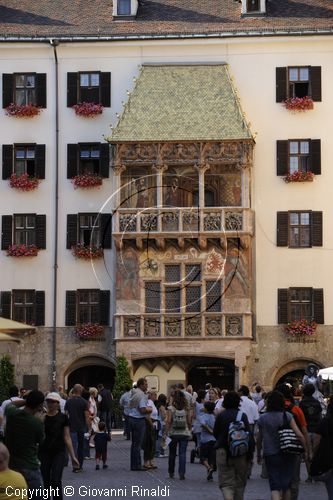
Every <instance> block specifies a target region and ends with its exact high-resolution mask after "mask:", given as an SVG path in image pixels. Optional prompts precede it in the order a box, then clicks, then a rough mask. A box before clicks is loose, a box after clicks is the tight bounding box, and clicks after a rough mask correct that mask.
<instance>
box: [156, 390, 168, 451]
mask: <svg viewBox="0 0 333 500" xmlns="http://www.w3.org/2000/svg"><path fill="white" fill-rule="evenodd" d="M155 406H156V408H157V411H158V436H157V443H156V453H155V456H156V457H165V456H166V455H165V448H166V444H165V440H163V434H164V429H165V419H166V412H167V409H166V408H167V397H166V395H165V394H159V396H158V398H157V401H156V403H155Z"/></svg>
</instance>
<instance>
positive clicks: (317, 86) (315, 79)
mask: <svg viewBox="0 0 333 500" xmlns="http://www.w3.org/2000/svg"><path fill="white" fill-rule="evenodd" d="M310 78H311V97H312V99H313V101H321V67H320V66H311V68H310Z"/></svg>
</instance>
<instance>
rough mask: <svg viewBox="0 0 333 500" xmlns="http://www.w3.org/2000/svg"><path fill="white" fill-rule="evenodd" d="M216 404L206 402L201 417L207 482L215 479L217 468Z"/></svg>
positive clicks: (203, 461) (202, 446)
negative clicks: (214, 473)
mask: <svg viewBox="0 0 333 500" xmlns="http://www.w3.org/2000/svg"><path fill="white" fill-rule="evenodd" d="M214 410H215V403H214V402H212V401H206V402H205V403H204V412H203V414H202V415H201V416H200V423H201V437H200V440H201V446H200V459H201V463H202V465H204V466H205V467H206V469H207V480H208V481H210V480H212V479H213V472H214V470H215V467H216V458H215V448H214V445H215V441H216V439H215V437H214V435H213V429H214V424H215V415H214Z"/></svg>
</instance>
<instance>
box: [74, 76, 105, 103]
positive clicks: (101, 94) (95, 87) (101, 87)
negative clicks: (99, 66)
mask: <svg viewBox="0 0 333 500" xmlns="http://www.w3.org/2000/svg"><path fill="white" fill-rule="evenodd" d="M80 102H93V103H95V104H102V105H103V106H104V107H110V106H111V73H103V72H101V71H82V72H78V73H67V106H68V107H72V106H74V105H75V104H78V103H80Z"/></svg>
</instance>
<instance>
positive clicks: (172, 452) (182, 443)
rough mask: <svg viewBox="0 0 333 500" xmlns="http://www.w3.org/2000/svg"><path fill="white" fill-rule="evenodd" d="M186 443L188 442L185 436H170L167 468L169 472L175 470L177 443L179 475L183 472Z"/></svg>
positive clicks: (171, 472)
mask: <svg viewBox="0 0 333 500" xmlns="http://www.w3.org/2000/svg"><path fill="white" fill-rule="evenodd" d="M170 437H171V436H170ZM187 444H188V439H187V438H184V437H180V436H179V437H178V436H177V437H171V443H170V444H169V470H168V472H169V474H173V473H174V472H175V463H176V453H177V445H179V451H178V454H179V464H178V473H179V475H182V474H185V468H186V449H187Z"/></svg>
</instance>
